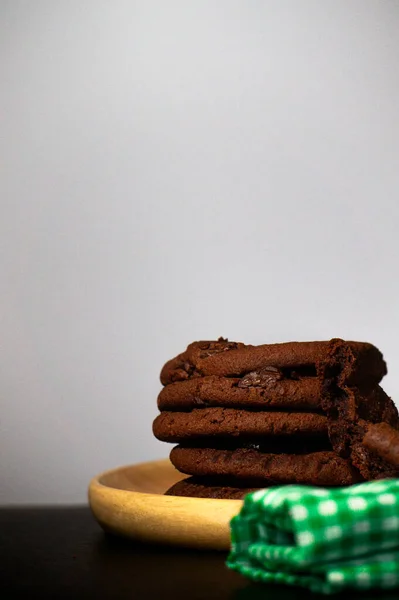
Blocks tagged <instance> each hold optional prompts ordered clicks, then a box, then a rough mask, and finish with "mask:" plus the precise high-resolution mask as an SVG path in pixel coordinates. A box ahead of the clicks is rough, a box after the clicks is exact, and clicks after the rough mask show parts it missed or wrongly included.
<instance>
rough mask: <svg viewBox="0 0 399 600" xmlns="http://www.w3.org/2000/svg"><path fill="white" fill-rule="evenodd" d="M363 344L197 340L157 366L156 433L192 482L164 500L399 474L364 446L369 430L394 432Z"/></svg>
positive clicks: (389, 407)
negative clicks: (376, 426) (384, 426)
mask: <svg viewBox="0 0 399 600" xmlns="http://www.w3.org/2000/svg"><path fill="white" fill-rule="evenodd" d="M385 373H386V365H385V362H384V360H383V358H382V355H381V353H380V352H379V350H377V348H375V347H374V346H372V345H371V344H368V343H361V342H345V341H343V340H337V339H336V340H331V341H329V342H289V343H285V344H271V345H266V344H265V345H261V346H248V345H245V344H242V343H236V342H229V341H228V340H225V339H223V338H220V339H219V340H218V341H211V342H209V341H207V342H205V341H204V342H194V343H192V344H190V345H189V346H188V348H187V350H186V351H185V352H183V353H182V354H180V355H179V356H177V357H176V358H174V359H172V360H170V361H169V362H167V363H166V365H165V366H164V367H163V369H162V372H161V382H162V384H163V385H164V388H163V390H162V391H161V393H160V394H159V397H158V407H159V409H160V411H161V413H160V415H159V416H158V417H157V418H156V419H155V421H154V424H153V431H154V434H155V436H156V437H157V438H158V439H160V440H163V441H166V442H172V443H175V444H178V445H177V446H176V447H174V448H173V450H172V451H171V454H170V460H171V462H172V463H173V464H174V465H175V467H176V468H177V469H179V470H180V471H181V472H182V473H185V474H188V475H191V477H190V478H188V479H185V480H183V481H181V482H179V483H178V484H176V485H175V486H173V488H171V489H170V490H169V491H168V492H167V493H169V494H174V495H187V496H197V497H213V498H240V497H242V496H243V495H244V494H245V493H247V492H248V491H250V490H253V489H257V488H259V487H266V486H270V485H276V484H284V483H298V484H309V485H321V486H342V485H350V484H352V483H356V482H360V481H364V480H368V479H374V478H378V477H386V476H392V475H396V474H397V473H396V472H394V468H393V467H392V466H390V465H388V464H386V463H385V462H384V461H383V460H382V459H381V458H379V457H378V456H377V455H375V454H373V452H372V451H370V450H369V449H367V448H365V447H364V445H363V444H362V439H363V437H364V434H365V432H366V430H367V426H368V424H369V423H380V422H385V423H388V424H389V425H390V426H392V427H393V428H395V429H398V428H399V417H398V412H397V410H396V408H395V406H394V404H393V402H392V401H391V399H390V398H389V397H388V396H387V395H386V394H385V392H384V391H383V390H382V388H381V387H380V386H379V382H380V381H381V379H382V377H383V376H384V375H385Z"/></svg>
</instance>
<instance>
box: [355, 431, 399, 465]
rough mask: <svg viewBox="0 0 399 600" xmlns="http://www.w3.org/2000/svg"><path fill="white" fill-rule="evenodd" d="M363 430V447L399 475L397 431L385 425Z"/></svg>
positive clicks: (398, 439) (398, 432) (398, 437)
mask: <svg viewBox="0 0 399 600" xmlns="http://www.w3.org/2000/svg"><path fill="white" fill-rule="evenodd" d="M365 429H366V434H365V436H364V438H363V446H364V447H365V448H366V449H367V450H368V451H370V452H372V453H373V454H374V455H377V456H379V458H380V459H381V460H382V461H383V463H385V464H389V465H392V467H393V469H394V470H395V471H396V473H397V474H399V431H397V430H396V429H393V428H392V427H391V426H390V425H388V424H387V423H377V424H375V425H367V426H366V427H365Z"/></svg>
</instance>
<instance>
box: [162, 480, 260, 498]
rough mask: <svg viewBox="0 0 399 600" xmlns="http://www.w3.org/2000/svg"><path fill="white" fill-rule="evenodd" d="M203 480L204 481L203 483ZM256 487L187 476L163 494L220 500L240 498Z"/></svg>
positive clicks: (253, 490)
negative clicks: (219, 483) (221, 483)
mask: <svg viewBox="0 0 399 600" xmlns="http://www.w3.org/2000/svg"><path fill="white" fill-rule="evenodd" d="M204 482H205V483H204ZM258 489H259V488H256V487H247V488H246V487H243V488H240V487H236V486H231V485H217V484H216V482H212V481H209V480H208V479H204V478H201V477H200V478H199V479H197V478H196V477H189V478H188V479H183V480H182V481H179V482H178V483H175V485H172V487H171V488H169V489H168V491H167V492H165V494H166V495H167V496H188V497H192V498H217V499H220V500H241V499H242V498H244V496H246V495H247V494H249V493H250V492H255V491H256V490H258Z"/></svg>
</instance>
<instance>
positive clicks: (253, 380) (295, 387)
mask: <svg viewBox="0 0 399 600" xmlns="http://www.w3.org/2000/svg"><path fill="white" fill-rule="evenodd" d="M320 402H321V399H320V381H319V379H318V378H317V377H300V378H299V377H298V379H292V378H286V377H284V374H283V373H282V371H281V370H280V369H277V368H276V367H266V368H265V369H263V370H260V371H252V372H251V373H248V374H247V375H246V376H244V377H242V378H237V377H218V376H216V375H210V376H207V377H197V378H194V379H187V380H186V381H178V382H176V383H171V384H169V385H167V386H166V387H164V388H163V389H162V391H161V393H160V394H159V396H158V408H159V410H177V411H185V410H191V409H193V408H200V407H209V406H221V407H226V408H256V409H258V410H263V409H266V410H267V409H268V408H272V409H276V408H282V409H286V410H287V409H288V410H291V411H297V410H307V411H309V412H312V411H320V410H321V404H320Z"/></svg>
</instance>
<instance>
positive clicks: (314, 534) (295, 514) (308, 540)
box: [227, 479, 399, 594]
mask: <svg viewBox="0 0 399 600" xmlns="http://www.w3.org/2000/svg"><path fill="white" fill-rule="evenodd" d="M231 539H232V545H231V552H230V555H229V557H228V560H227V566H228V567H230V568H231V569H233V570H234V571H238V572H239V573H241V574H242V575H245V576H247V577H249V578H251V579H253V580H255V581H262V582H266V583H284V584H288V585H297V586H303V587H306V588H309V589H310V590H312V591H314V592H321V593H325V594H332V593H335V592H340V591H341V590H343V589H346V588H353V589H358V590H367V589H370V588H383V589H391V588H394V587H396V586H399V479H385V480H380V481H372V482H368V483H361V484H359V485H354V486H351V487H346V488H335V489H323V488H313V487H307V486H299V485H287V486H280V487H274V488H269V489H267V490H259V491H257V492H253V493H252V494H248V496H246V498H245V500H244V505H243V507H242V509H241V512H240V513H239V514H238V515H237V516H236V517H234V518H233V519H232V521H231Z"/></svg>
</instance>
